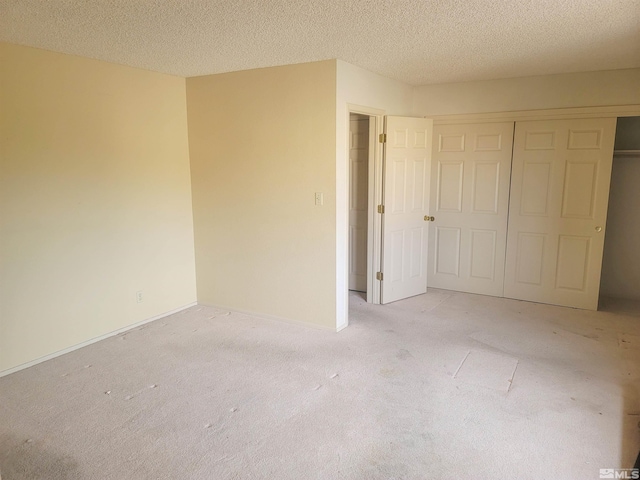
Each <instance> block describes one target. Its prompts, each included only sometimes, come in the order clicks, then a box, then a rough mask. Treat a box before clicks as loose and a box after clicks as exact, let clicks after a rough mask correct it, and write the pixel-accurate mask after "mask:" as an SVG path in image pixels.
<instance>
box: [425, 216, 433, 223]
mask: <svg viewBox="0 0 640 480" xmlns="http://www.w3.org/2000/svg"><path fill="white" fill-rule="evenodd" d="M435 219H436V217H430V216H429V215H425V216H424V221H425V222H433V221H434V220H435Z"/></svg>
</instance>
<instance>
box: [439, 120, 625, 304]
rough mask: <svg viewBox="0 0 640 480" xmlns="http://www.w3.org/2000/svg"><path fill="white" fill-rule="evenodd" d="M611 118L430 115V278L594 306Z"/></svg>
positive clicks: (470, 288)
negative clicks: (438, 118) (449, 118)
mask: <svg viewBox="0 0 640 480" xmlns="http://www.w3.org/2000/svg"><path fill="white" fill-rule="evenodd" d="M615 122H616V119H615V118H598V119H594V118H588V119H572V120H564V119H563V120H545V121H522V122H520V121H518V122H515V123H514V122H504V123H482V124H466V125H461V124H458V125H436V126H435V127H434V142H433V144H434V148H433V161H432V184H431V195H432V197H431V198H432V203H431V205H432V206H433V207H432V208H434V209H435V212H434V217H435V221H434V222H433V225H432V227H433V228H432V229H431V232H430V242H429V286H430V287H436V288H445V289H452V290H458V291H464V292H470V293H482V294H489V295H495V296H505V297H508V298H516V299H523V300H531V301H536V302H542V303H550V304H556V305H566V306H573V307H578V308H587V309H596V308H597V304H598V293H599V287H600V274H601V265H602V255H603V246H604V234H605V226H606V216H607V204H608V196H609V183H610V177H611V165H612V157H613V144H614V135H615V127H616V123H615Z"/></svg>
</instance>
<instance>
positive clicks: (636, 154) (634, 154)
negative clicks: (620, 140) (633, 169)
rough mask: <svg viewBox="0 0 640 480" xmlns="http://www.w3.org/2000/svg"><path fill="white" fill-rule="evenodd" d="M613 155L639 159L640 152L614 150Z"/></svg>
mask: <svg viewBox="0 0 640 480" xmlns="http://www.w3.org/2000/svg"><path fill="white" fill-rule="evenodd" d="M613 155H614V156H616V157H639V156H640V150H614V151H613Z"/></svg>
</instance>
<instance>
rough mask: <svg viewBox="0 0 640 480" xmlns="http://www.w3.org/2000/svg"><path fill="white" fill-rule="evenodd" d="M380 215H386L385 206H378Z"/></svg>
mask: <svg viewBox="0 0 640 480" xmlns="http://www.w3.org/2000/svg"><path fill="white" fill-rule="evenodd" d="M378 213H384V205H378Z"/></svg>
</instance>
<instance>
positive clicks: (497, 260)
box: [429, 122, 513, 296]
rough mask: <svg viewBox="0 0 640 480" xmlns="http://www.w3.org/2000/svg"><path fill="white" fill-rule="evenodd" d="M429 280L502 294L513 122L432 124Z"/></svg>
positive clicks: (444, 285) (431, 283) (433, 283)
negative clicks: (432, 220) (431, 220)
mask: <svg viewBox="0 0 640 480" xmlns="http://www.w3.org/2000/svg"><path fill="white" fill-rule="evenodd" d="M433 139H434V142H433V157H432V167H431V177H432V188H431V209H432V212H433V213H432V215H433V216H434V217H435V221H434V222H433V225H431V227H430V231H429V286H430V287H436V288H444V289H449V290H457V291H461V292H470V293H480V294H485V295H496V296H502V294H503V286H504V260H505V250H506V241H507V217H508V208H509V182H510V175H511V149H512V145H513V122H506V123H484V124H467V125H437V126H435V127H434V130H433Z"/></svg>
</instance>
